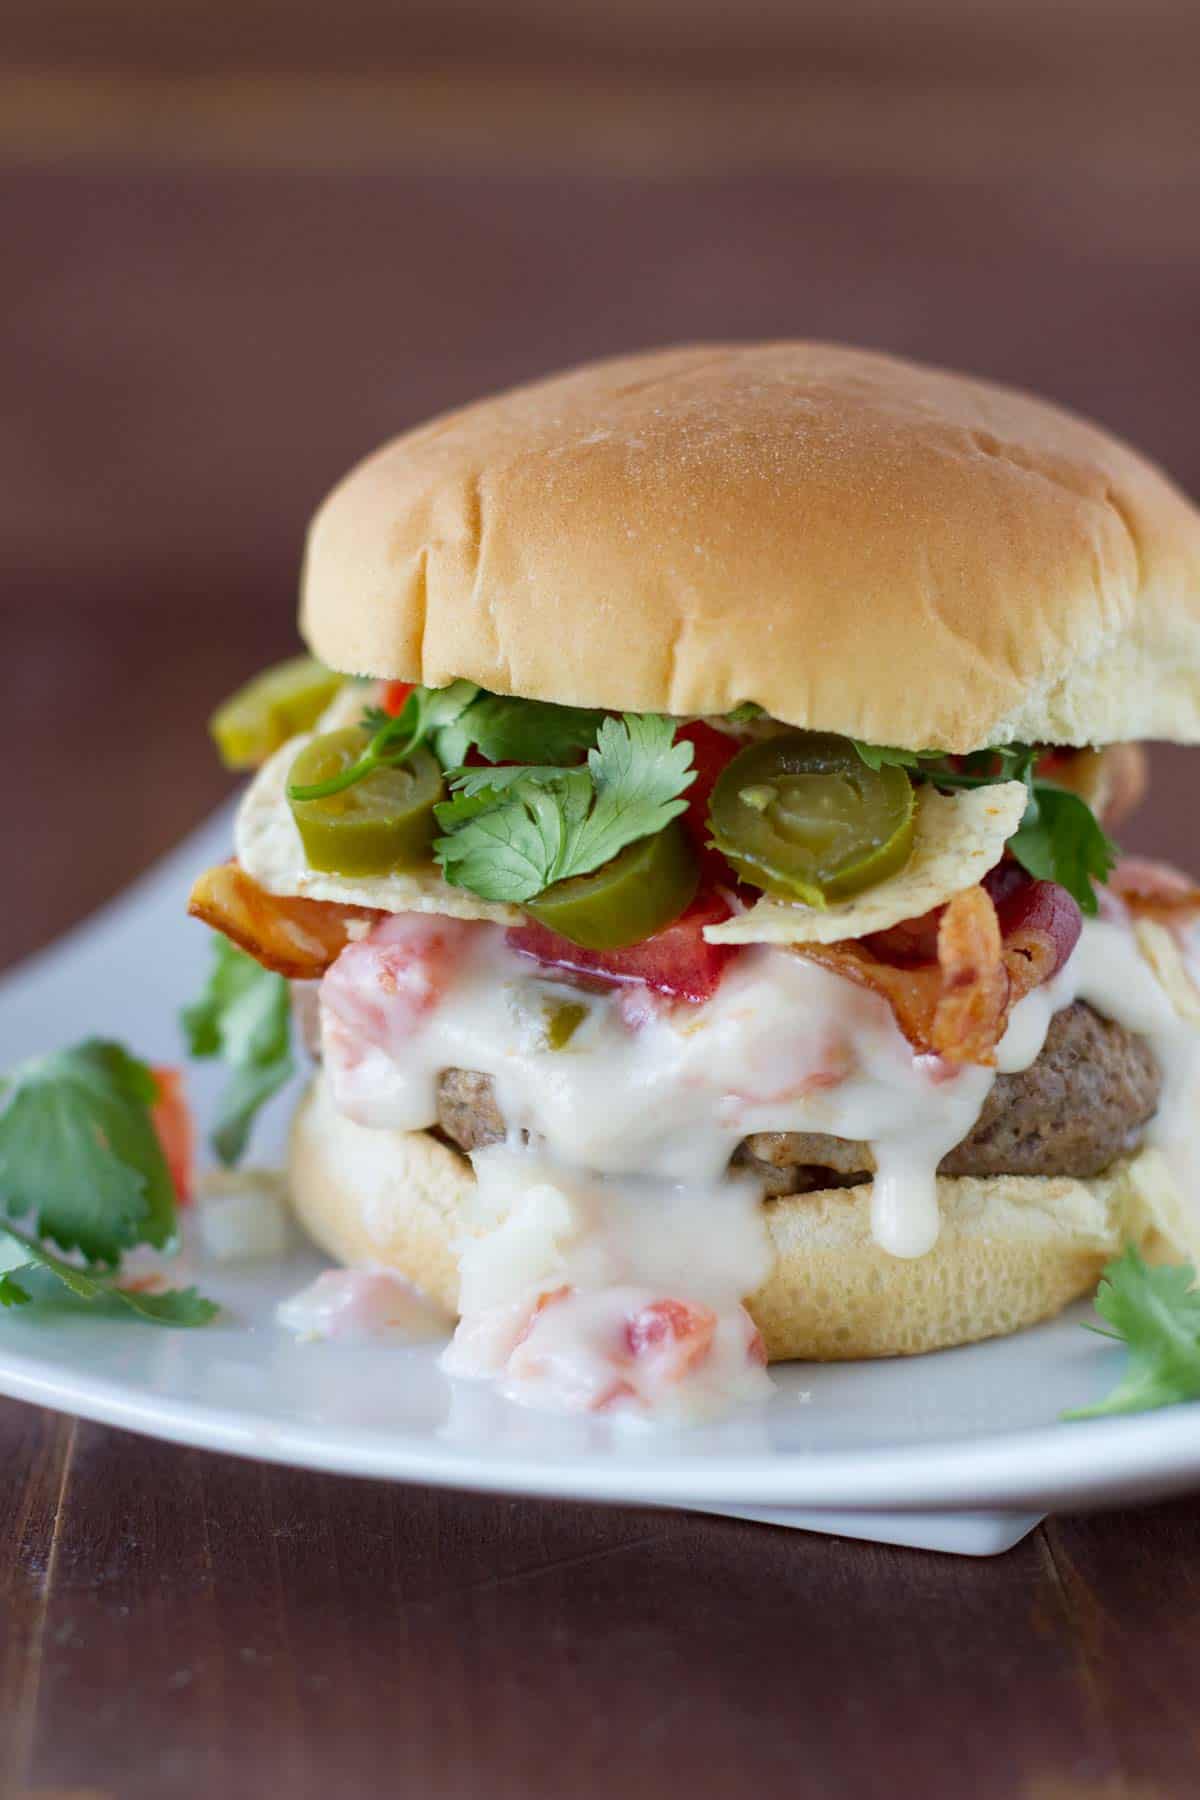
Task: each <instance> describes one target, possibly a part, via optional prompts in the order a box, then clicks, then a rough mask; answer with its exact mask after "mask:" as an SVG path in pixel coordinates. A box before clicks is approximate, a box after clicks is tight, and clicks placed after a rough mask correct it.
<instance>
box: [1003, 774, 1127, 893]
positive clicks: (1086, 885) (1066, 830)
mask: <svg viewBox="0 0 1200 1800" xmlns="http://www.w3.org/2000/svg"><path fill="white" fill-rule="evenodd" d="M1008 847H1009V849H1010V850H1011V851H1012V853H1013V855H1014V856H1015V857H1016V859H1017V861H1018V862H1019V863H1020V864H1021V867H1022V868H1024V869H1028V871H1029V873H1030V874H1031V875H1033V876H1035V877H1036V878H1037V879H1039V880H1041V881H1057V882H1058V884H1059V886H1060V887H1065V888H1066V890H1067V892H1068V893H1069V894H1072V895H1074V897H1075V899H1076V900H1077V901H1078V903H1079V908H1080V911H1081V912H1085V913H1095V912H1097V911H1098V910H1099V902H1098V900H1097V899H1096V890H1095V888H1094V887H1093V886H1092V882H1093V881H1100V882H1104V881H1107V880H1108V878H1109V876H1110V874H1111V873H1112V869H1113V865H1114V863H1115V862H1116V860H1117V846H1116V845H1115V844H1114V843H1113V841H1112V839H1111V838H1110V837H1109V836H1108V835H1107V834H1106V832H1105V831H1104V828H1103V826H1102V825H1101V824H1100V822H1099V820H1098V819H1097V818H1096V815H1095V813H1093V811H1092V809H1091V807H1090V806H1089V805H1088V804H1087V801H1086V800H1081V799H1080V797H1079V795H1078V794H1072V793H1071V792H1069V790H1068V789H1066V788H1060V787H1055V786H1054V785H1053V784H1052V783H1051V782H1048V781H1035V782H1034V784H1033V797H1032V800H1031V803H1030V805H1029V807H1028V808H1027V810H1026V813H1025V817H1024V818H1023V819H1022V820H1021V823H1020V825H1019V826H1018V827H1017V831H1016V835H1015V836H1014V837H1011V838H1010V839H1009V842H1008Z"/></svg>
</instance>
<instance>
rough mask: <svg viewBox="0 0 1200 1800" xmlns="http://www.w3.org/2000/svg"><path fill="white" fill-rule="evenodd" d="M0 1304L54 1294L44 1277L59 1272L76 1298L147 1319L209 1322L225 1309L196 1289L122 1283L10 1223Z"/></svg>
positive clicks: (0, 1241)
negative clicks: (152, 1290) (67, 1258)
mask: <svg viewBox="0 0 1200 1800" xmlns="http://www.w3.org/2000/svg"><path fill="white" fill-rule="evenodd" d="M0 1262H3V1264H4V1265H5V1269H4V1273H3V1275H0V1306H26V1305H28V1304H29V1303H30V1302H31V1301H33V1300H39V1299H45V1298H48V1297H49V1295H50V1293H51V1292H52V1291H53V1290H52V1288H50V1289H48V1288H47V1287H46V1285H45V1284H44V1283H43V1282H41V1281H39V1279H38V1277H39V1275H41V1274H42V1273H44V1274H46V1275H49V1276H53V1278H54V1282H55V1283H56V1284H61V1286H62V1287H64V1288H65V1289H66V1290H67V1292H68V1293H70V1294H71V1295H72V1296H73V1297H74V1298H75V1299H76V1300H82V1301H84V1302H85V1303H87V1304H89V1305H90V1304H92V1303H94V1302H97V1301H100V1302H105V1301H107V1302H118V1303H119V1304H120V1305H122V1306H125V1307H128V1308H129V1310H130V1311H131V1312H133V1313H136V1314H137V1316H138V1317H139V1318H141V1319H148V1320H150V1321H151V1323H153V1324H155V1325H207V1324H208V1323H209V1321H210V1320H211V1319H214V1318H215V1317H216V1315H217V1313H218V1312H219V1311H220V1308H219V1307H218V1306H217V1305H215V1303H214V1302H213V1301H211V1300H205V1299H204V1298H203V1297H202V1296H201V1295H200V1294H198V1293H197V1292H196V1290H195V1288H167V1289H165V1290H164V1291H162V1292H159V1293H148V1292H142V1291H141V1290H138V1289H135V1288H128V1287H122V1286H121V1285H120V1284H119V1282H118V1281H117V1279H116V1277H115V1276H112V1275H98V1274H96V1272H95V1271H94V1270H89V1269H81V1268H78V1267H77V1266H76V1265H75V1264H74V1263H70V1262H65V1261H64V1260H63V1258H62V1257H61V1256H55V1255H54V1254H53V1252H52V1251H49V1250H47V1249H46V1248H45V1247H44V1245H42V1244H39V1243H38V1242H37V1240H36V1239H35V1238H31V1237H27V1236H26V1234H25V1233H24V1232H22V1231H14V1230H12V1229H11V1228H6V1229H5V1231H4V1233H3V1236H2V1237H0Z"/></svg>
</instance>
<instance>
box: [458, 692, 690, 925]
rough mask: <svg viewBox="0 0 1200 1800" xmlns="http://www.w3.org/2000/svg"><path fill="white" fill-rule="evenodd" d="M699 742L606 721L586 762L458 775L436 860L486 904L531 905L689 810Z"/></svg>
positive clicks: (651, 721) (633, 722)
mask: <svg viewBox="0 0 1200 1800" xmlns="http://www.w3.org/2000/svg"><path fill="white" fill-rule="evenodd" d="M695 778H696V772H695V770H694V769H693V768H692V746H691V744H690V743H688V742H687V740H686V739H683V740H681V741H679V742H676V741H675V724H674V721H673V720H671V719H667V718H662V717H660V716H659V715H657V714H654V713H626V714H624V715H623V716H622V717H621V718H619V719H616V718H606V719H604V720H603V721H602V722H601V724H600V726H599V728H598V730H597V732H596V742H595V744H594V746H593V747H592V748H591V749H590V750H589V752H588V756H587V762H586V764H584V765H583V766H581V767H578V768H565V769H564V768H560V767H556V766H555V765H553V764H545V763H542V764H528V765H517V766H515V767H509V768H499V769H461V768H460V769H457V770H455V771H453V772H452V773H451V775H450V785H451V787H452V789H453V791H454V797H453V798H452V799H451V800H448V801H444V802H443V803H442V804H441V805H440V806H438V807H437V808H436V809H435V810H436V812H437V819H438V823H439V825H440V826H441V827H442V831H443V833H444V835H443V836H442V837H440V838H438V839H437V841H436V842H435V844H434V855H435V856H436V857H437V860H438V862H439V863H440V864H441V866H442V870H443V872H444V873H445V876H446V879H447V880H448V881H451V882H454V883H455V884H456V885H457V886H459V887H466V888H470V889H471V891H472V892H473V893H476V894H479V895H480V896H481V897H482V898H483V899H485V900H504V901H508V902H510V903H514V904H520V903H521V902H522V901H525V900H531V899H533V897H534V896H535V895H536V894H540V893H541V892H542V891H543V890H544V889H545V888H548V887H550V886H552V885H553V884H554V883H555V882H557V881H565V880H567V879H568V878H569V877H570V876H572V875H586V874H589V873H590V872H591V871H592V870H593V869H598V868H599V867H600V866H601V864H602V863H606V862H609V861H610V860H611V859H612V858H613V857H614V856H616V854H617V853H618V851H620V850H623V849H624V848H625V846H626V845H627V844H632V843H635V842H636V841H637V840H638V839H639V838H645V837H650V836H652V835H653V834H654V833H655V832H658V831H661V830H662V829H663V828H664V826H666V825H668V824H670V822H671V820H672V819H674V818H677V817H678V815H679V814H680V813H681V812H683V811H685V809H686V807H687V801H686V800H685V799H683V795H684V793H685V792H686V791H687V789H688V788H689V787H690V786H691V784H692V782H693V781H694V780H695Z"/></svg>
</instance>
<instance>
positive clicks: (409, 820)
mask: <svg viewBox="0 0 1200 1800" xmlns="http://www.w3.org/2000/svg"><path fill="white" fill-rule="evenodd" d="M368 742H369V739H368V736H367V733H366V732H365V731H360V730H359V729H358V728H357V727H355V726H350V727H348V728H347V729H346V730H344V731H327V732H324V733H323V734H322V735H321V736H320V737H318V738H314V739H313V741H312V743H311V744H306V745H305V747H304V749H303V750H301V751H300V753H299V755H298V756H297V758H296V760H295V762H294V763H293V764H292V768H291V775H290V783H291V785H292V786H295V787H316V786H317V785H318V784H319V783H320V782H323V781H329V780H331V779H332V777H333V776H335V775H340V774H341V773H342V771H343V770H344V769H348V768H349V767H350V764H351V763H353V762H355V761H356V760H357V759H358V757H360V756H361V755H362V753H363V751H364V750H365V749H366V747H367V744H368ZM445 797H446V793H445V786H444V784H443V781H442V771H441V768H440V766H439V764H438V760H437V758H436V757H435V756H434V755H433V754H432V752H431V751H429V750H426V749H423V748H422V749H419V750H414V751H413V753H412V755H411V756H410V757H409V758H408V760H407V762H403V763H400V764H397V765H396V766H395V767H394V768H393V767H388V768H378V769H373V770H372V772H371V773H370V774H369V775H364V777H363V779H362V780H361V781H357V782H355V784H354V786H353V787H348V788H344V789H343V790H342V792H341V793H340V794H330V795H327V796H326V797H325V798H324V799H323V800H293V799H290V798H289V800H288V805H289V806H290V807H291V809H292V817H293V818H294V819H295V821H296V825H297V827H298V829H299V832H300V837H301V841H302V842H303V844H304V854H305V856H306V857H307V859H308V864H309V867H310V868H313V869H320V870H322V871H324V872H325V873H326V874H330V875H351V876H353V875H390V874H392V873H393V872H394V871H396V870H400V869H416V868H425V867H428V866H429V864H430V863H431V862H432V845H433V840H434V837H435V835H436V832H437V824H436V821H435V819H434V815H433V809H434V807H435V806H436V805H437V803H438V801H439V800H444V799H445Z"/></svg>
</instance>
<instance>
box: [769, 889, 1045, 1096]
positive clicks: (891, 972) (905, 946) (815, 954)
mask: <svg viewBox="0 0 1200 1800" xmlns="http://www.w3.org/2000/svg"><path fill="white" fill-rule="evenodd" d="M1080 926H1081V919H1080V915H1079V908H1078V907H1077V906H1076V904H1075V902H1074V901H1073V900H1072V898H1071V896H1070V895H1069V894H1068V893H1067V892H1066V891H1065V890H1064V889H1063V888H1060V887H1058V886H1057V884H1056V883H1054V882H1052V881H1033V880H1031V879H1030V878H1029V876H1027V875H1026V874H1025V873H1024V872H1023V871H1022V870H1020V869H1018V868H1017V867H1016V865H1015V864H1008V863H1003V864H1001V865H1000V868H999V869H996V870H993V871H992V873H991V875H990V876H989V877H988V878H987V880H986V882H985V883H984V884H983V885H981V886H979V887H973V888H967V889H965V890H964V891H963V892H962V893H961V894H956V895H955V896H954V898H953V899H952V900H951V901H950V902H949V903H948V905H946V906H945V907H942V908H940V909H939V910H938V911H936V912H934V913H930V914H926V915H925V917H924V918H921V919H910V920H907V921H905V923H904V924H903V925H898V926H896V927H895V928H894V929H893V930H892V931H883V932H877V933H875V934H874V935H873V936H872V937H868V938H863V939H862V940H860V941H856V942H852V943H841V944H804V945H800V944H797V945H796V946H794V948H795V950H796V952H797V954H798V955H801V956H807V957H809V958H811V960H812V961H814V962H819V963H821V964H822V965H823V966H824V967H825V968H828V969H832V970H834V972H835V973H836V974H839V975H844V976H845V977H846V978H847V980H849V981H854V982H857V983H858V985H859V986H860V987H866V988H870V989H871V990H872V991H873V992H874V993H877V994H880V995H882V996H883V998H884V999H885V1000H886V1001H887V1002H888V1005H889V1006H890V1007H891V1009H892V1011H893V1013H894V1014H895V1017H896V1023H897V1024H898V1025H899V1027H900V1029H901V1031H902V1032H903V1033H904V1035H905V1037H906V1038H907V1039H908V1041H909V1043H910V1044H912V1046H913V1048H914V1049H915V1050H917V1051H919V1052H920V1053H922V1054H926V1055H933V1056H941V1057H944V1058H945V1060H946V1061H947V1062H951V1063H982V1064H984V1065H985V1066H988V1067H990V1066H991V1065H992V1064H994V1063H995V1060H996V1046H997V1044H998V1043H999V1042H1000V1039H1001V1038H1002V1037H1003V1036H1004V1032H1005V1029H1006V1027H1007V1025H1008V1017H1009V1014H1010V1012H1011V1011H1012V1009H1013V1007H1014V1006H1015V1005H1016V1003H1017V1001H1018V1000H1020V999H1023V998H1024V996H1025V995H1026V994H1028V993H1030V992H1032V990H1033V989H1034V988H1035V987H1038V986H1040V985H1041V983H1042V982H1044V981H1048V980H1049V979H1050V977H1051V976H1052V975H1054V974H1055V973H1056V972H1057V971H1058V970H1059V969H1060V968H1061V967H1062V965H1063V963H1064V962H1065V961H1066V960H1067V957H1068V956H1069V955H1070V954H1071V951H1072V950H1073V949H1074V948H1075V944H1076V941H1077V940H1078V937H1079V931H1080Z"/></svg>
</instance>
